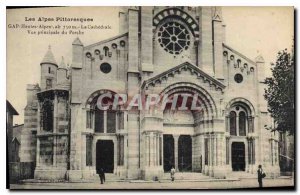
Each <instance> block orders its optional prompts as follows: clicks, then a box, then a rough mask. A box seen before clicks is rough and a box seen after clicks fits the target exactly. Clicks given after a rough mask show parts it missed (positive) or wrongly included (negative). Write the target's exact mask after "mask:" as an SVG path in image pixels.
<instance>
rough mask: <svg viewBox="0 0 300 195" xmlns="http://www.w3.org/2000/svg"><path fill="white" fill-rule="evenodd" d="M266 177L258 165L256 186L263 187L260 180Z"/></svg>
mask: <svg viewBox="0 0 300 195" xmlns="http://www.w3.org/2000/svg"><path fill="white" fill-rule="evenodd" d="M265 176H266V174H265V173H264V172H263V170H262V166H261V165H258V170H257V179H258V184H259V187H260V188H262V187H263V183H262V179H263V178H264V177H265Z"/></svg>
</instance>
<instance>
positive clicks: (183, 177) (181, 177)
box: [162, 172, 210, 180]
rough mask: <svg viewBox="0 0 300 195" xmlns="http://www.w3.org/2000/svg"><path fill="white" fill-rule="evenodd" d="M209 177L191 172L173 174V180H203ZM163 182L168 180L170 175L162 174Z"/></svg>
mask: <svg viewBox="0 0 300 195" xmlns="http://www.w3.org/2000/svg"><path fill="white" fill-rule="evenodd" d="M209 178H210V177H209V176H206V175H203V174H202V173H192V172H177V173H175V179H177V180H205V179H209ZM162 179H163V180H170V179H171V175H170V173H164V175H163V177H162Z"/></svg>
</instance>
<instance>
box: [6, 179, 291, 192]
mask: <svg viewBox="0 0 300 195" xmlns="http://www.w3.org/2000/svg"><path fill="white" fill-rule="evenodd" d="M263 184H264V187H280V186H293V185H294V181H293V179H264V181H263ZM257 186H258V183H257V180H256V179H241V180H238V181H224V180H223V181H210V182H209V181H175V182H173V183H171V182H169V181H163V182H143V181H132V182H130V181H126V182H125V181H124V182H106V183H105V184H103V185H101V184H100V183H24V184H12V185H11V186H10V187H11V189H56V190H57V189H231V188H256V187H257Z"/></svg>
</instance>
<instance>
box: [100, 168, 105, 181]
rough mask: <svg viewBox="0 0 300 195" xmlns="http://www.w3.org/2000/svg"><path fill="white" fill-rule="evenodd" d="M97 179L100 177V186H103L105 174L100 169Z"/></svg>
mask: <svg viewBox="0 0 300 195" xmlns="http://www.w3.org/2000/svg"><path fill="white" fill-rule="evenodd" d="M99 177H100V181H101V184H103V183H104V182H105V173H104V170H103V169H102V168H100V170H99Z"/></svg>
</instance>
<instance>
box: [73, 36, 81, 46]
mask: <svg viewBox="0 0 300 195" xmlns="http://www.w3.org/2000/svg"><path fill="white" fill-rule="evenodd" d="M72 45H83V44H82V42H81V41H80V39H79V38H78V37H77V38H76V39H75V40H74V41H73V43H72Z"/></svg>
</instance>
